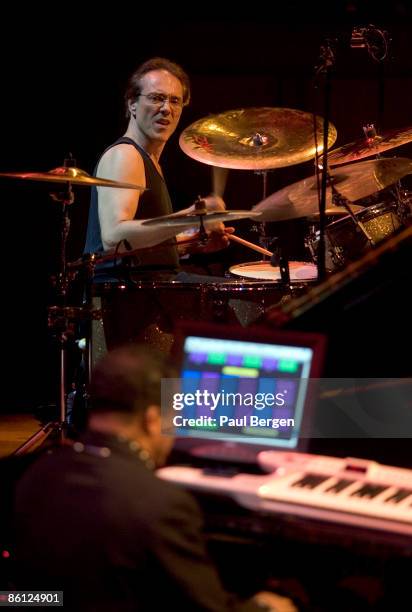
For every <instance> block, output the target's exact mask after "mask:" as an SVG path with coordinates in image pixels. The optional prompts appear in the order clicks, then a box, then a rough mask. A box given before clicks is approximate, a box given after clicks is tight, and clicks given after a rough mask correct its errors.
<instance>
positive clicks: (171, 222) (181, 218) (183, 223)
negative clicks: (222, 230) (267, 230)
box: [142, 210, 261, 227]
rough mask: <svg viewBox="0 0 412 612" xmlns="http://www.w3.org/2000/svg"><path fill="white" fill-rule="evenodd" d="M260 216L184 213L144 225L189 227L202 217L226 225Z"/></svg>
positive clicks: (245, 212)
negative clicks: (230, 222)
mask: <svg viewBox="0 0 412 612" xmlns="http://www.w3.org/2000/svg"><path fill="white" fill-rule="evenodd" d="M260 215H261V213H260V212H258V211H255V212H253V211H250V210H249V211H248V210H223V211H211V212H206V213H203V214H201V215H196V214H194V213H184V214H182V215H181V214H179V213H173V214H171V215H165V216H163V217H155V218H154V219H146V220H145V221H142V225H151V226H158V227H188V226H190V225H197V224H198V223H199V222H200V219H199V217H200V216H201V217H202V219H203V221H205V222H214V223H218V222H219V223H224V222H225V221H238V220H240V219H256V218H259V217H260Z"/></svg>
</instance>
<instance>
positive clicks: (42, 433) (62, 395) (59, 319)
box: [13, 155, 76, 455]
mask: <svg viewBox="0 0 412 612" xmlns="http://www.w3.org/2000/svg"><path fill="white" fill-rule="evenodd" d="M75 165H76V162H75V160H74V159H73V158H72V157H71V155H70V156H69V158H68V159H65V160H64V166H65V167H73V166H75ZM50 197H51V198H52V199H53V200H54V201H56V202H60V203H61V226H60V253H59V271H58V274H57V277H56V290H57V300H56V301H57V304H56V305H54V306H49V308H48V327H49V328H50V329H53V330H54V332H55V334H56V337H57V339H58V343H59V356H60V359H59V396H58V407H59V417H58V421H52V422H49V423H47V424H46V425H45V426H44V427H42V428H41V429H40V430H39V431H38V432H36V433H35V434H34V435H33V436H31V437H30V438H29V439H28V440H27V441H26V442H25V443H24V444H22V445H21V446H20V447H19V448H17V450H15V451H14V453H13V454H14V455H21V454H23V453H26V452H28V451H30V450H31V449H32V448H33V447H35V446H38V445H39V444H40V443H41V442H43V441H44V440H45V439H46V438H47V437H48V436H49V435H50V434H52V433H55V432H57V434H58V439H59V440H60V442H63V441H64V439H65V438H66V429H67V422H66V391H65V387H66V367H67V354H66V353H67V351H66V347H67V343H68V341H69V338H70V337H71V336H72V331H73V330H72V329H71V327H70V318H71V317H70V315H71V314H72V313H71V311H72V310H73V309H72V308H71V307H68V306H67V297H68V289H69V277H68V274H67V263H66V247H67V238H68V235H69V231H70V217H69V206H70V205H71V204H73V202H74V193H73V189H72V185H71V183H70V182H67V183H65V190H64V191H62V192H58V193H50Z"/></svg>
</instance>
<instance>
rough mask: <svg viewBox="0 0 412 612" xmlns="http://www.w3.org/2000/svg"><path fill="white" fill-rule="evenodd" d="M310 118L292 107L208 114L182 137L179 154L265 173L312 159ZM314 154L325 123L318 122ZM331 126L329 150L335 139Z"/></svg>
mask: <svg viewBox="0 0 412 612" xmlns="http://www.w3.org/2000/svg"><path fill="white" fill-rule="evenodd" d="M313 123H314V121H313V115H312V114H311V113H305V112H303V111H300V110H295V109H291V108H246V109H240V110H232V111H227V112H225V113H220V114H219V115H211V116H209V117H205V118H204V119H200V120H199V121H196V122H195V123H192V125H190V126H189V127H187V128H186V129H185V130H184V131H183V132H182V134H181V135H180V139H179V144H180V147H181V148H182V150H183V151H184V152H185V153H186V154H187V155H189V157H192V158H193V159H196V160H197V161H200V162H202V163H204V164H209V165H210V166H219V167H221V168H234V169H237V170H269V169H271V168H282V167H283V166H289V165H292V164H299V163H301V162H304V161H307V160H308V159H312V158H314V157H315V153H316V147H315V138H314V134H313ZM316 125H317V141H318V145H317V148H318V152H321V151H322V150H323V129H322V126H323V120H322V119H321V118H320V117H316ZM336 135H337V132H336V128H335V127H334V126H333V125H332V124H330V125H329V134H328V146H329V147H331V146H332V145H333V143H334V142H335V140H336Z"/></svg>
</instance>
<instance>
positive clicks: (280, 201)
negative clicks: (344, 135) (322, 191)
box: [252, 157, 412, 221]
mask: <svg viewBox="0 0 412 612" xmlns="http://www.w3.org/2000/svg"><path fill="white" fill-rule="evenodd" d="M411 173H412V160H410V159H407V158H402V157H400V158H396V157H394V158H390V159H376V160H375V159H372V160H369V161H364V162H359V163H357V164H351V165H349V166H342V167H339V168H338V169H335V170H331V171H330V173H329V174H330V178H331V179H332V180H333V184H334V186H335V187H336V189H337V191H338V192H339V193H340V194H342V195H343V196H345V197H346V198H348V200H350V201H351V202H354V201H356V200H360V199H362V198H366V197H367V196H369V195H371V194H373V193H376V192H377V191H380V190H381V189H385V187H389V185H393V183H396V182H397V181H399V180H400V179H401V178H402V177H403V176H406V175H407V174H411ZM317 184H318V182H317V179H316V176H311V177H308V178H305V179H303V180H302V181H298V182H297V183H294V184H293V185H289V186H287V187H284V188H283V189H281V190H280V191H277V192H275V193H272V195H270V196H269V197H268V198H266V199H265V200H263V201H262V202H259V204H257V205H256V206H254V207H253V209H252V210H253V211H260V212H261V213H262V217H261V218H260V221H283V220H285V219H297V218H299V217H308V216H311V215H313V214H315V213H317V212H318V211H319V198H318V186H317ZM326 208H327V209H332V208H334V202H333V198H332V188H331V186H330V185H329V186H328V187H327V190H326ZM352 209H353V210H354V211H356V207H354V206H353V207H352Z"/></svg>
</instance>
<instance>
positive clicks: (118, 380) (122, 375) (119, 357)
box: [89, 345, 176, 415]
mask: <svg viewBox="0 0 412 612" xmlns="http://www.w3.org/2000/svg"><path fill="white" fill-rule="evenodd" d="M175 376H176V371H175V370H174V369H173V368H172V366H171V363H170V361H169V359H168V358H167V357H166V356H165V355H163V354H162V353H159V352H156V351H154V350H152V349H151V348H150V347H149V346H147V345H126V346H123V347H120V348H117V349H114V350H113V351H111V352H109V353H107V354H106V355H105V356H104V357H103V358H102V359H100V361H98V362H97V364H96V366H95V367H94V370H93V372H92V377H91V381H90V386H89V394H90V413H91V414H92V415H93V414H94V413H108V412H110V413H122V414H130V415H134V414H139V413H140V414H143V413H144V411H145V410H146V409H147V408H148V406H150V405H155V406H160V400H161V380H162V378H170V377H175Z"/></svg>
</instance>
